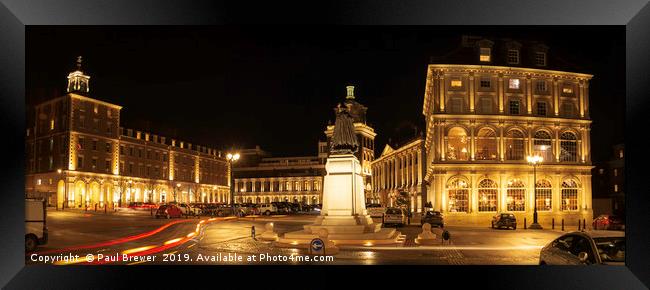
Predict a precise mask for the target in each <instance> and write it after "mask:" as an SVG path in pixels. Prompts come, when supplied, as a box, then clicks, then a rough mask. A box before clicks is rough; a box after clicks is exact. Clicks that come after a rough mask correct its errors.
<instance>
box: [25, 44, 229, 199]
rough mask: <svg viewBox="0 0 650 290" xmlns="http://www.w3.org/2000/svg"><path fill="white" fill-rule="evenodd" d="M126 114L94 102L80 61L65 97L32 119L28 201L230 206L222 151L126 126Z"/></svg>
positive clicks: (52, 101)
mask: <svg viewBox="0 0 650 290" xmlns="http://www.w3.org/2000/svg"><path fill="white" fill-rule="evenodd" d="M121 109H122V107H121V106H119V105H116V104H112V103H109V102H106V101H102V100H100V99H98V98H95V97H91V89H90V76H88V75H87V74H86V73H85V72H84V71H83V70H82V59H81V57H79V58H78V59H77V63H76V69H75V70H74V71H73V72H71V73H70V74H69V75H68V78H67V85H66V93H65V94H64V95H63V96H58V97H55V98H52V99H50V100H47V101H44V102H41V103H39V104H37V105H36V106H35V107H34V109H33V111H31V112H32V114H28V115H27V129H26V136H25V152H26V165H27V168H26V175H25V180H26V183H25V195H26V196H27V197H37V198H44V199H45V200H46V201H47V203H48V205H49V206H53V207H54V206H56V207H57V208H59V209H61V208H63V207H65V208H91V209H95V208H97V209H101V210H104V209H111V210H112V209H113V208H115V207H119V206H126V205H128V204H129V203H131V202H156V203H157V202H171V201H177V202H206V203H217V202H219V203H225V202H228V201H229V199H230V194H229V189H230V185H229V180H230V179H229V174H230V169H229V168H228V164H227V161H226V159H225V156H224V155H223V153H222V152H221V151H219V150H217V149H215V148H212V147H208V146H202V145H197V144H192V143H190V142H187V141H184V140H176V139H172V138H168V137H165V136H160V135H157V134H155V133H152V132H146V131H142V130H137V129H131V128H123V127H121V126H120V112H121Z"/></svg>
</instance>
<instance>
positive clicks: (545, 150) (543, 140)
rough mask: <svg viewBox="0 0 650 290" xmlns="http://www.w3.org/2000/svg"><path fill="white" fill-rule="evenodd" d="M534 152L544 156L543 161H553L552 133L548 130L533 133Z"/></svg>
mask: <svg viewBox="0 0 650 290" xmlns="http://www.w3.org/2000/svg"><path fill="white" fill-rule="evenodd" d="M533 154H534V155H537V156H542V158H543V162H552V161H553V148H552V147H551V135H550V134H549V133H548V132H546V131H537V132H535V135H533Z"/></svg>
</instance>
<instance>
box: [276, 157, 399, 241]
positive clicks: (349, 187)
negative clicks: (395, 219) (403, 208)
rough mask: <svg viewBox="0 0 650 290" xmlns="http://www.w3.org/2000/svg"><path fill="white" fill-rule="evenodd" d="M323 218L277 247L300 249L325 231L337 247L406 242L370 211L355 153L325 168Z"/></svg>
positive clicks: (331, 159) (329, 161)
mask: <svg viewBox="0 0 650 290" xmlns="http://www.w3.org/2000/svg"><path fill="white" fill-rule="evenodd" d="M325 169H326V170H327V175H326V176H325V178H324V181H323V208H322V210H321V215H320V216H319V217H318V218H316V220H315V221H314V223H313V224H311V225H306V226H304V230H302V231H296V232H290V233H286V234H285V235H284V237H282V238H280V239H279V241H278V243H277V245H280V246H283V245H286V246H294V247H295V246H298V245H304V244H305V243H309V242H311V240H312V239H313V238H316V237H317V236H318V234H317V233H318V232H319V231H321V230H323V229H325V230H327V232H328V238H329V239H331V240H333V241H334V242H335V243H336V244H337V245H348V244H350V245H368V244H372V245H377V244H397V243H402V242H403V240H401V239H400V233H399V232H398V231H396V230H395V229H382V228H381V224H380V223H374V222H373V220H372V218H371V217H370V216H369V215H368V213H367V211H366V204H365V196H364V185H363V176H362V172H361V165H360V164H359V161H358V160H357V158H356V157H355V156H354V155H352V154H346V155H332V156H330V157H329V158H327V164H326V165H325Z"/></svg>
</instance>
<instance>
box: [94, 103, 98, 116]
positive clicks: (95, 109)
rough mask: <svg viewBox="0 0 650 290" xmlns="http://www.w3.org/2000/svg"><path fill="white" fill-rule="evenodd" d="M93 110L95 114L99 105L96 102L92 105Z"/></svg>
mask: <svg viewBox="0 0 650 290" xmlns="http://www.w3.org/2000/svg"><path fill="white" fill-rule="evenodd" d="M93 112H94V113H95V114H97V112H99V106H98V105H97V104H95V106H94V107H93Z"/></svg>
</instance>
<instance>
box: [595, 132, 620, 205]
mask: <svg viewBox="0 0 650 290" xmlns="http://www.w3.org/2000/svg"><path fill="white" fill-rule="evenodd" d="M592 175H593V176H595V178H594V179H593V188H594V191H593V196H594V215H600V214H616V215H621V216H623V215H625V145H624V144H617V145H614V146H613V155H612V157H611V158H610V160H609V161H607V162H604V163H600V164H596V166H595V168H594V170H593V172H592ZM596 203H598V206H597V205H596Z"/></svg>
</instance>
